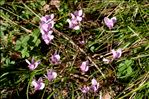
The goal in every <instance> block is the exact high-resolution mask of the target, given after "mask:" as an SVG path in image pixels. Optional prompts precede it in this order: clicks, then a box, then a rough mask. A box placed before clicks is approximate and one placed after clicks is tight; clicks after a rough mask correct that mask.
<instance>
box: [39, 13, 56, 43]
mask: <svg viewBox="0 0 149 99" xmlns="http://www.w3.org/2000/svg"><path fill="white" fill-rule="evenodd" d="M53 19H54V14H51V15H45V16H43V17H42V18H41V19H40V20H41V22H40V32H41V34H42V39H43V40H44V41H45V43H46V44H47V45H48V44H49V43H50V42H51V40H53V38H54V36H53V35H52V33H53V30H52V28H53V27H54V24H55V22H54V20H53Z"/></svg>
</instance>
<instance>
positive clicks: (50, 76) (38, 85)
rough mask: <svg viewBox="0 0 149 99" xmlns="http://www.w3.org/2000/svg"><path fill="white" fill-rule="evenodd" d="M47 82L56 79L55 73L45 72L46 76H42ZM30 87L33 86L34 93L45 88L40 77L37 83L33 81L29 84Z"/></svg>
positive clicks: (51, 71)
mask: <svg viewBox="0 0 149 99" xmlns="http://www.w3.org/2000/svg"><path fill="white" fill-rule="evenodd" d="M44 76H45V77H46V78H47V79H48V80H49V81H52V80H54V79H55V78H56V77H57V73H56V72H54V71H53V70H51V69H50V70H47V76H46V75H44ZM31 85H32V86H34V89H35V91H36V90H42V89H44V87H45V83H44V82H43V79H42V77H40V78H39V79H38V80H37V81H36V80H35V79H33V81H32V82H31Z"/></svg>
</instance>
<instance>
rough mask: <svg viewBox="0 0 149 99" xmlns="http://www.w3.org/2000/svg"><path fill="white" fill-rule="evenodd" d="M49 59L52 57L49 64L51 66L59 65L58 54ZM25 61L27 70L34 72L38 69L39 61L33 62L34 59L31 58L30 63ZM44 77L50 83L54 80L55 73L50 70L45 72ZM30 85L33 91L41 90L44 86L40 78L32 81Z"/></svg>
mask: <svg viewBox="0 0 149 99" xmlns="http://www.w3.org/2000/svg"><path fill="white" fill-rule="evenodd" d="M51 57H52V59H51V62H52V63H53V64H59V63H60V55H59V54H56V53H55V54H54V55H52V56H51ZM25 61H26V62H27V63H28V68H29V69H30V70H31V71H32V70H35V69H36V68H37V67H38V65H39V64H40V61H36V62H35V61H34V58H32V60H31V63H30V62H29V61H28V60H27V59H26V60H25ZM44 76H45V78H47V79H48V80H49V81H52V80H54V79H55V78H56V77H57V73H56V72H55V71H54V70H52V69H50V70H47V75H44ZM31 85H32V86H34V89H35V91H36V90H42V89H43V88H44V87H45V84H44V82H43V80H42V77H40V78H39V79H38V80H36V79H33V81H32V83H31Z"/></svg>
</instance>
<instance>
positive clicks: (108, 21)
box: [104, 17, 116, 29]
mask: <svg viewBox="0 0 149 99" xmlns="http://www.w3.org/2000/svg"><path fill="white" fill-rule="evenodd" d="M104 22H105V24H106V25H107V27H108V28H109V29H112V28H113V26H114V24H115V23H116V17H113V18H111V19H109V18H108V17H105V18H104Z"/></svg>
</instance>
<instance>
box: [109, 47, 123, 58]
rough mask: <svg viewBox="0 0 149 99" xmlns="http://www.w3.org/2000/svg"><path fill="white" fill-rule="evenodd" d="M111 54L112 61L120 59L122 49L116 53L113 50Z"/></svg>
mask: <svg viewBox="0 0 149 99" xmlns="http://www.w3.org/2000/svg"><path fill="white" fill-rule="evenodd" d="M111 51H112V54H113V59H118V58H120V57H121V55H122V49H118V50H117V51H115V50H114V49H113V50H111Z"/></svg>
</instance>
